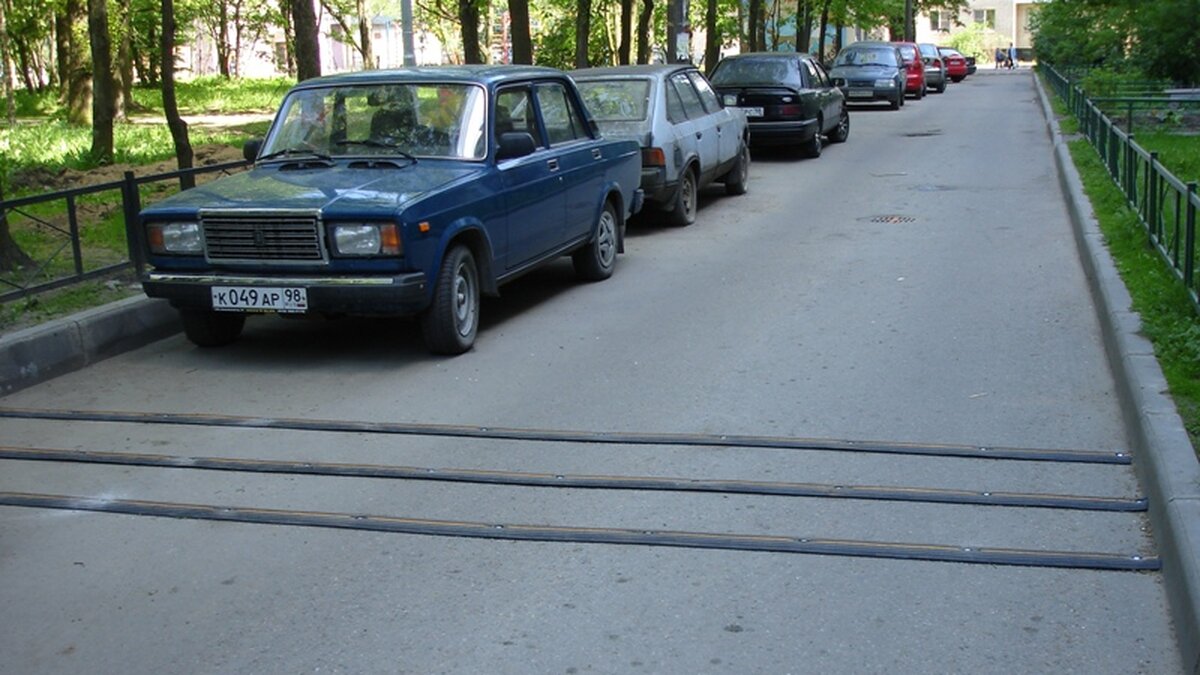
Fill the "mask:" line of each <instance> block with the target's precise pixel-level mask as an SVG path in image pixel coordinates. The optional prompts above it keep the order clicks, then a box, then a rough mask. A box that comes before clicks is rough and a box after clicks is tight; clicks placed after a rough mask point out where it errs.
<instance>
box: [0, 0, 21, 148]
mask: <svg viewBox="0 0 1200 675" xmlns="http://www.w3.org/2000/svg"><path fill="white" fill-rule="evenodd" d="M0 9H4V11H3V12H0V66H2V67H3V68H4V76H3V79H4V109H5V117H6V118H7V119H8V126H9V128H12V127H15V126H16V125H17V101H16V98H15V97H14V96H13V67H12V54H11V53H10V52H11V51H12V47H11V46H10V45H9V41H8V22H7V21H5V19H4V17H5V16H6V15H7V14H8V13H9V12H11V11H12V8H11V7H10V6H9V2H8V0H4V2H3V3H0Z"/></svg>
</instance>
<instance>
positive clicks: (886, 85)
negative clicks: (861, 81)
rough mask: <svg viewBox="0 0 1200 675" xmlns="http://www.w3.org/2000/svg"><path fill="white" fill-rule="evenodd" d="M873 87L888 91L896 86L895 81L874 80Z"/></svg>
mask: <svg viewBox="0 0 1200 675" xmlns="http://www.w3.org/2000/svg"><path fill="white" fill-rule="evenodd" d="M875 86H876V87H882V88H884V89H890V88H892V87H894V86H896V81H895V80H875Z"/></svg>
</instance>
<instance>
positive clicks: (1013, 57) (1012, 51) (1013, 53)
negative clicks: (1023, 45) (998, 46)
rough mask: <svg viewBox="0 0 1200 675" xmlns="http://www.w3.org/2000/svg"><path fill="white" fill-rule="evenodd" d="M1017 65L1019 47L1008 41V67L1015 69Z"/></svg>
mask: <svg viewBox="0 0 1200 675" xmlns="http://www.w3.org/2000/svg"><path fill="white" fill-rule="evenodd" d="M1016 67H1017V48H1016V47H1014V46H1013V43H1011V42H1010V43H1008V68H1009V70H1013V69H1015V68H1016Z"/></svg>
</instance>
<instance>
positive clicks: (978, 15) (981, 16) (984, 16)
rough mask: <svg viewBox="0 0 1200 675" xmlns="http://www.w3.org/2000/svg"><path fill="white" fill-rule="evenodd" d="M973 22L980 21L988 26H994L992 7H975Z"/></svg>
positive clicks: (994, 19)
mask: <svg viewBox="0 0 1200 675" xmlns="http://www.w3.org/2000/svg"><path fill="white" fill-rule="evenodd" d="M975 23H982V24H984V25H986V26H987V27H988V28H992V29H995V28H996V10H994V9H977V10H975Z"/></svg>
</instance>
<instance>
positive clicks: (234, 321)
mask: <svg viewBox="0 0 1200 675" xmlns="http://www.w3.org/2000/svg"><path fill="white" fill-rule="evenodd" d="M179 318H180V320H181V321H182V322H183V334H184V335H186V336H187V339H188V340H190V341H191V342H192V344H194V345H196V346H197V347H222V346H225V345H227V344H229V343H231V342H233V341H234V340H236V339H238V336H239V335H241V334H242V327H243V326H245V325H246V315H245V314H240V313H236V312H213V311H209V310H206V309H181V310H179Z"/></svg>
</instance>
